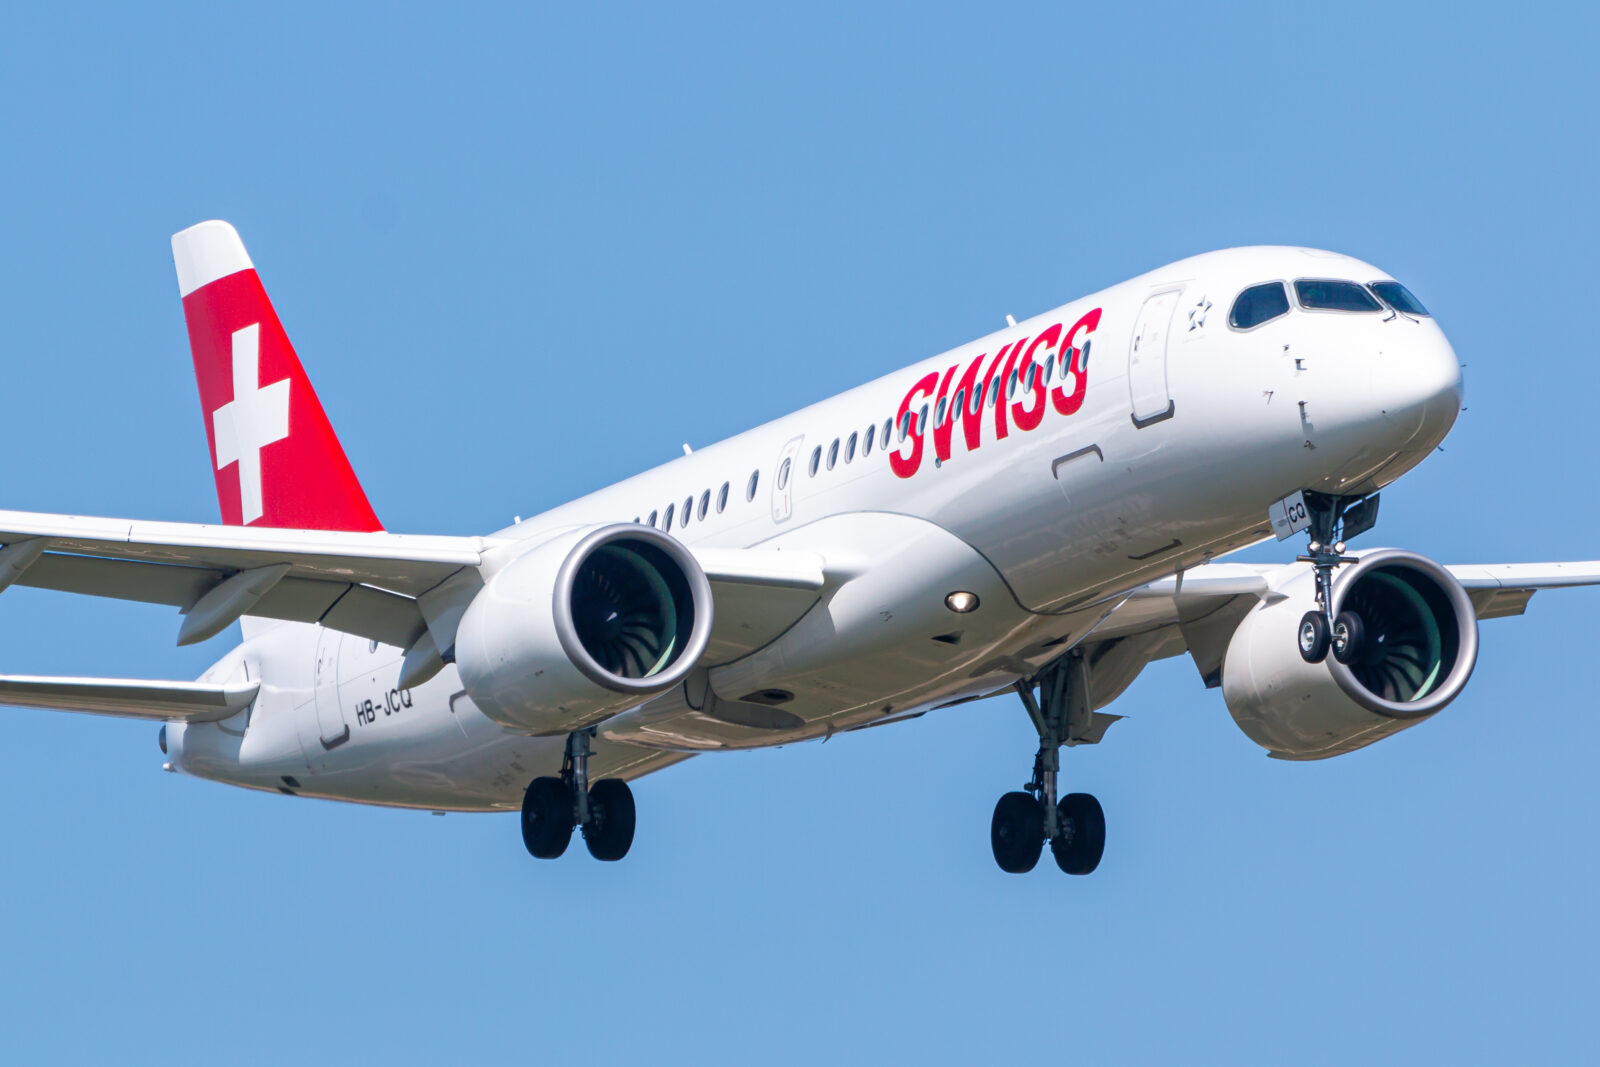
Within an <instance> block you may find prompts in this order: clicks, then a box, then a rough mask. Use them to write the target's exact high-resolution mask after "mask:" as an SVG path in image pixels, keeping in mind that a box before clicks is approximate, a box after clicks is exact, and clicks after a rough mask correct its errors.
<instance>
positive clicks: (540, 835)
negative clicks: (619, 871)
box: [522, 728, 634, 860]
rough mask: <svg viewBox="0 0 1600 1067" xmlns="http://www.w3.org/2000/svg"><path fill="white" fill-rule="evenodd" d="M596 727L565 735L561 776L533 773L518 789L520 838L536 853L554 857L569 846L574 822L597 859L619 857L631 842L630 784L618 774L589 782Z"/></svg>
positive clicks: (550, 858)
mask: <svg viewBox="0 0 1600 1067" xmlns="http://www.w3.org/2000/svg"><path fill="white" fill-rule="evenodd" d="M593 740H594V730H593V729H592V728H591V729H588V730H578V731H576V732H574V733H572V734H569V735H568V736H567V752H566V755H565V756H564V757H563V758H562V760H561V776H560V777H559V778H550V777H546V778H535V779H534V780H533V781H532V782H530V783H529V784H528V789H527V792H525V793H524V794H523V795H522V843H523V844H524V845H526V846H527V848H528V852H529V853H530V854H531V855H533V857H534V858H536V859H541V860H553V859H555V858H556V857H557V856H560V855H561V854H562V853H563V852H565V851H566V850H567V845H568V843H569V842H571V840H572V830H573V827H579V828H581V829H582V830H583V842H584V844H585V845H587V846H588V847H589V854H590V855H591V856H593V857H594V858H595V859H597V860H620V859H621V858H622V857H624V856H626V855H627V854H628V849H629V848H630V847H632V845H633V828H634V806H633V790H631V789H629V788H628V783H627V782H624V781H623V780H622V779H620V778H602V779H601V780H600V781H598V782H596V783H595V784H594V785H593V787H591V786H590V785H589V755H590V749H591V747H592V742H593Z"/></svg>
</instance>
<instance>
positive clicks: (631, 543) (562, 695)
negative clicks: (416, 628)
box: [455, 524, 712, 734]
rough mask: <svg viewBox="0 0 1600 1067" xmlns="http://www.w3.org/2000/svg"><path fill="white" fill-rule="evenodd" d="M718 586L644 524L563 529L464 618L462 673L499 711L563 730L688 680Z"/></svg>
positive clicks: (489, 709)
mask: <svg viewBox="0 0 1600 1067" xmlns="http://www.w3.org/2000/svg"><path fill="white" fill-rule="evenodd" d="M711 611H712V608H711V586H710V584H709V583H708V582H707V581H706V576H705V572H704V571H703V570H701V568H700V565H699V564H698V563H697V562H696V561H695V558H694V556H692V555H691V554H690V553H689V551H688V549H686V548H684V546H683V545H682V544H680V543H679V542H678V541H676V540H674V539H673V538H671V537H669V536H667V535H666V534H664V533H662V532H660V531H658V530H655V529H652V528H650V527H647V526H639V525H636V524H618V525H612V526H601V527H590V528H587V529H581V530H575V531H571V532H569V533H565V534H562V535H560V536H558V537H556V538H555V539H553V540H551V541H547V542H545V543H544V544H542V545H539V546H538V547H536V548H533V549H531V550H529V551H527V552H525V553H523V554H522V555H520V556H518V557H517V558H515V559H513V560H511V561H510V562H509V563H507V564H506V565H505V566H504V567H502V568H500V569H499V570H498V571H497V572H495V573H494V575H493V576H492V577H491V578H490V579H489V580H488V583H487V584H486V585H485V586H484V588H483V589H482V590H481V591H480V592H479V593H478V594H477V595H476V596H475V597H474V598H473V599H472V602H471V603H470V604H469V605H468V606H467V610H466V613H465V614H464V615H462V617H461V623H460V625H459V626H458V627H457V630H456V643H455V647H456V667H457V669H458V670H459V671H460V673H461V681H462V684H463V685H464V686H465V687H466V690H467V694H468V695H469V696H471V697H472V700H473V702H474V703H476V704H477V705H478V707H479V708H481V709H482V710H483V712H484V714H486V715H488V716H489V717H490V718H491V719H494V720H495V721H496V722H499V723H501V724H502V725H505V726H509V727H511V728H512V729H515V730H520V731H524V732H527V733H530V734H562V733H568V732H570V731H572V730H577V729H581V728H583V727H585V726H590V725H593V724H594V723H597V722H600V721H601V720H603V719H607V718H610V717H611V716H612V715H615V714H616V713H617V712H619V711H623V710H626V709H627V708H630V707H633V706H634V705H636V704H641V703H643V702H644V701H645V700H647V699H649V698H650V697H651V696H653V695H655V694H656V693H660V692H662V691H663V690H666V689H669V688H671V687H672V686H673V685H676V684H677V683H678V682H680V681H682V680H683V678H684V676H685V675H686V674H688V673H689V671H690V670H692V669H693V668H694V666H695V664H696V663H697V662H698V661H699V659H700V656H701V654H702V653H704V652H705V648H706V642H707V641H708V640H709V639H710V636H711Z"/></svg>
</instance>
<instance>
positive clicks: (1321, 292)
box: [1294, 278, 1383, 311]
mask: <svg viewBox="0 0 1600 1067" xmlns="http://www.w3.org/2000/svg"><path fill="white" fill-rule="evenodd" d="M1294 295H1295V296H1297V297H1299V299H1300V306H1301V307H1303V308H1311V309H1313V310H1316V311H1382V310H1383V305H1381V304H1379V303H1378V302H1377V301H1376V300H1374V299H1373V298H1372V294H1371V293H1369V292H1367V291H1366V290H1365V289H1363V288H1362V287H1361V286H1359V285H1357V284H1356V283H1355V282H1338V281H1332V280H1329V279H1327V278H1301V279H1300V280H1299V281H1297V282H1295V283H1294Z"/></svg>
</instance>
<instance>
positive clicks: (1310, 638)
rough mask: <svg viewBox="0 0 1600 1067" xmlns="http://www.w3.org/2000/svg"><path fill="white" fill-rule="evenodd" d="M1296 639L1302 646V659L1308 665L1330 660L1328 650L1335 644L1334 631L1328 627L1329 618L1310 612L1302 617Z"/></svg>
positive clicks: (1320, 613)
mask: <svg viewBox="0 0 1600 1067" xmlns="http://www.w3.org/2000/svg"><path fill="white" fill-rule="evenodd" d="M1295 637H1296V639H1297V641H1296V643H1297V644H1299V646H1300V658H1301V659H1303V660H1305V661H1306V662H1307V663H1321V662H1322V661H1323V660H1325V659H1327V658H1328V649H1329V647H1330V646H1331V645H1332V644H1333V630H1332V628H1330V627H1329V626H1328V617H1327V616H1326V615H1324V614H1323V613H1322V612H1320V611H1308V612H1306V613H1305V614H1304V615H1302V616H1300V627H1299V629H1298V630H1297V631H1296V632H1295Z"/></svg>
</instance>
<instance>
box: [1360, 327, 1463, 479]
mask: <svg viewBox="0 0 1600 1067" xmlns="http://www.w3.org/2000/svg"><path fill="white" fill-rule="evenodd" d="M1404 325H1405V326H1406V327H1407V328H1408V329H1413V330H1414V334H1413V336H1410V337H1407V338H1405V339H1404V340H1403V341H1402V342H1401V343H1400V344H1398V345H1395V346H1392V347H1390V346H1385V347H1386V349H1388V350H1387V351H1386V352H1385V353H1384V354H1383V356H1382V358H1380V359H1379V360H1378V362H1377V366H1376V368H1375V373H1374V375H1373V381H1372V391H1373V395H1374V399H1375V400H1377V401H1378V403H1379V405H1380V406H1381V407H1382V409H1383V414H1384V416H1385V418H1387V419H1389V420H1390V421H1391V423H1392V424H1393V425H1394V426H1395V427H1396V428H1397V429H1402V430H1406V431H1409V432H1408V433H1407V434H1406V437H1407V440H1406V441H1405V443H1404V447H1405V448H1406V449H1407V450H1421V449H1431V448H1433V447H1434V446H1435V445H1437V444H1438V443H1439V442H1440V441H1443V440H1444V438H1445V435H1446V434H1448V433H1449V432H1450V428H1451V427H1452V426H1454V425H1455V421H1456V416H1457V415H1459V414H1460V413H1461V398H1462V383H1461V363H1460V361H1459V360H1457V358H1456V352H1455V349H1454V348H1452V347H1451V345H1450V342H1449V340H1447V339H1446V338H1445V335H1444V331H1442V330H1440V329H1439V328H1438V326H1436V325H1434V324H1433V323H1432V322H1421V323H1414V324H1413V323H1407V324H1404Z"/></svg>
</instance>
